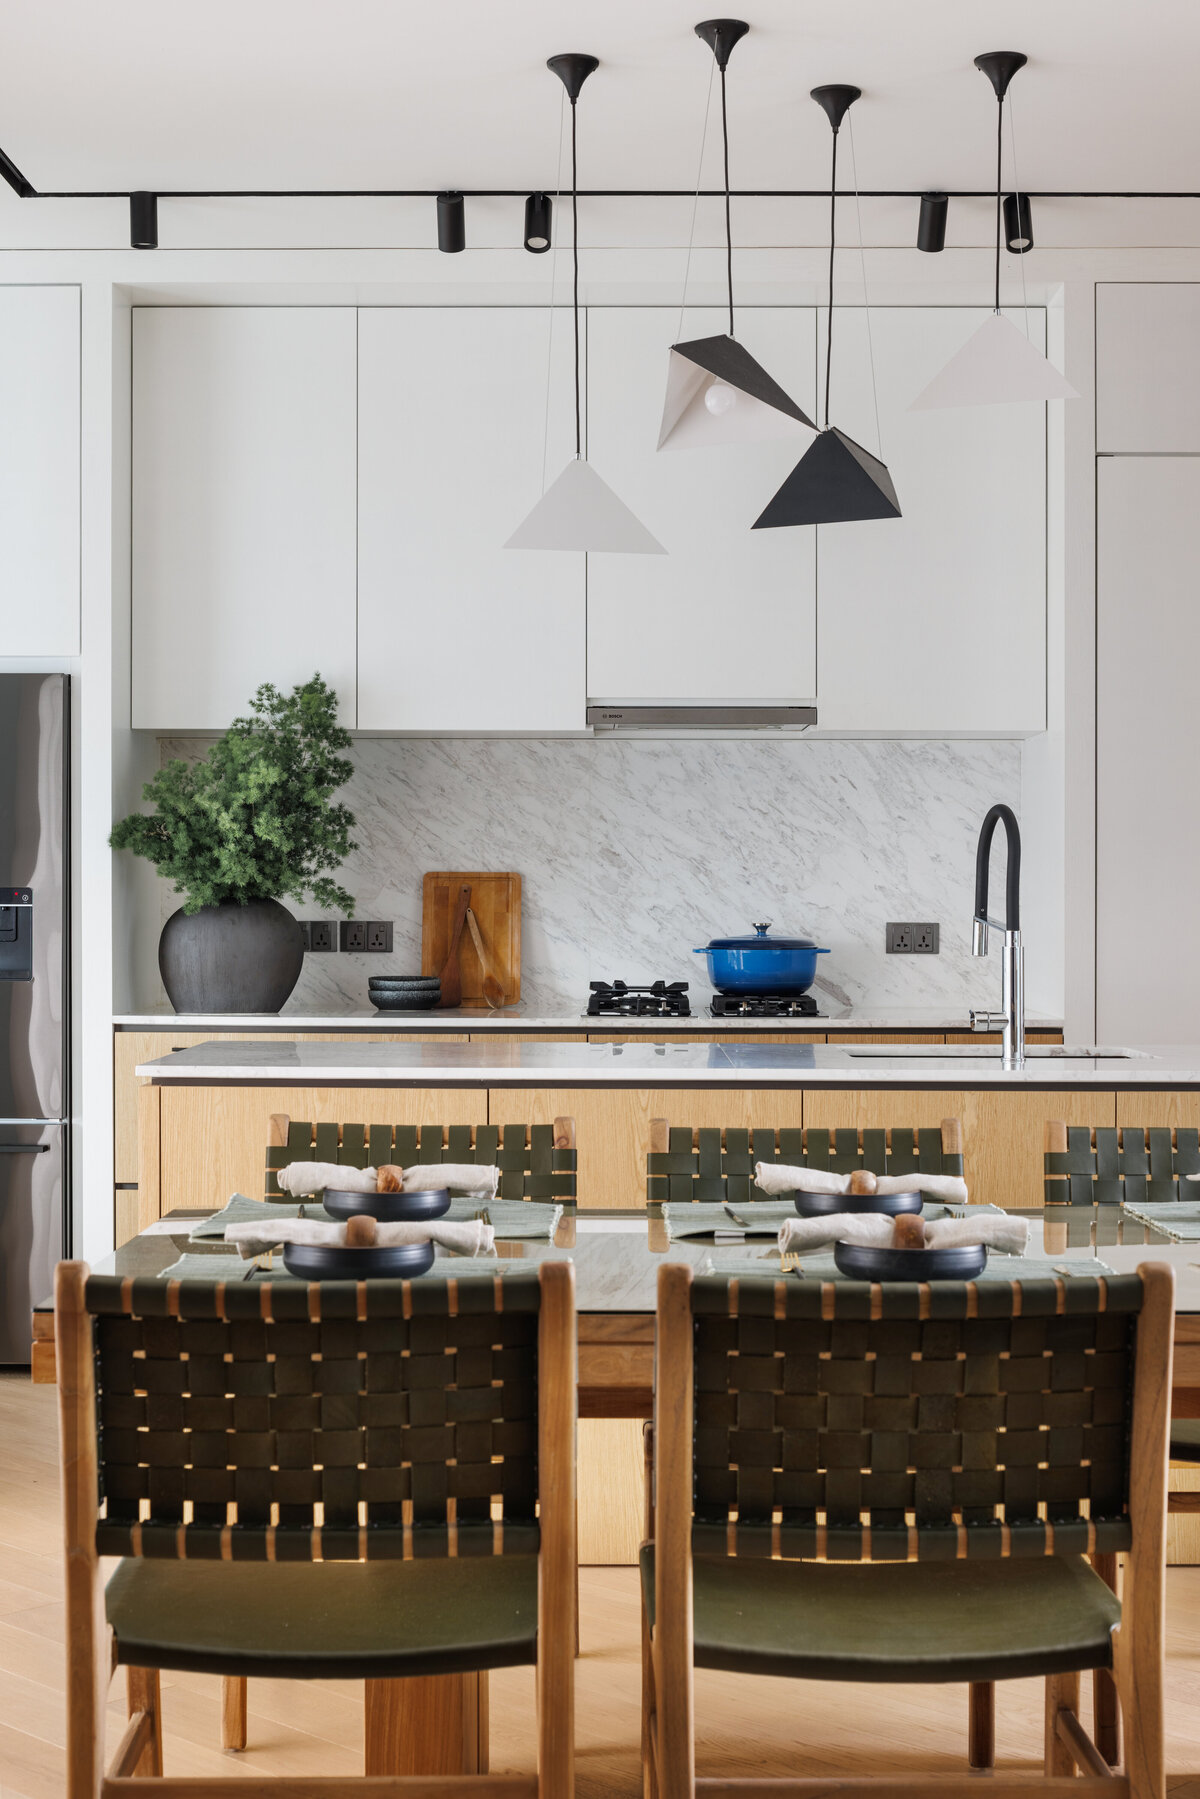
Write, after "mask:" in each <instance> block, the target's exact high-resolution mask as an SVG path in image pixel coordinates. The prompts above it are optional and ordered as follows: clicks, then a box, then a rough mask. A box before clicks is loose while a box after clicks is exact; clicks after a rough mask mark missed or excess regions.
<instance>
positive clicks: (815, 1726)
mask: <svg viewBox="0 0 1200 1799" xmlns="http://www.w3.org/2000/svg"><path fill="white" fill-rule="evenodd" d="M57 1488H58V1469H57V1444H56V1420H55V1394H54V1390H53V1388H48V1387H33V1386H31V1385H30V1384H29V1381H28V1379H27V1378H26V1377H23V1376H16V1375H0V1799H62V1791H63V1767H64V1758H63V1716H64V1708H63V1646H62V1644H63V1621H62V1606H61V1587H62V1583H61V1574H60V1551H59V1542H60V1530H59V1513H58V1491H57ZM581 1597H582V1655H581V1657H580V1660H579V1661H578V1663H577V1664H576V1667H577V1679H578V1686H577V1694H578V1792H579V1799H639V1796H640V1793H641V1784H640V1776H639V1772H638V1753H637V1736H638V1688H639V1678H640V1665H639V1650H638V1619H637V1592H636V1589H635V1584H634V1574H633V1570H632V1569H628V1568H610V1569H604V1568H591V1569H585V1570H584V1572H583V1577H582V1594H581ZM1167 1622H1168V1638H1167V1767H1168V1769H1169V1770H1170V1776H1171V1778H1170V1781H1169V1786H1170V1790H1171V1793H1172V1795H1173V1799H1200V1568H1176V1569H1172V1570H1171V1571H1170V1572H1169V1574H1168V1576H1167ZM696 1687H697V1692H696V1701H697V1703H696V1711H697V1717H698V1719H699V1721H700V1722H699V1730H700V1736H699V1741H698V1758H699V1765H700V1771H701V1772H702V1773H720V1772H724V1771H727V1770H732V1769H735V1768H741V1769H743V1770H747V1771H749V1768H750V1766H751V1765H752V1767H753V1771H754V1772H756V1773H759V1774H764V1775H772V1774H774V1775H780V1774H788V1773H795V1774H801V1773H807V1774H830V1773H833V1772H835V1771H837V1770H838V1769H839V1768H841V1769H846V1770H855V1771H858V1772H862V1773H874V1772H880V1773H883V1772H889V1771H901V1770H913V1769H918V1768H922V1767H927V1768H930V1769H939V1770H941V1771H944V1772H953V1771H954V1769H956V1768H963V1769H964V1770H965V1765H966V1764H965V1753H966V1694H965V1691H964V1690H963V1689H961V1688H957V1687H954V1688H949V1687H947V1688H940V1687H870V1688H866V1687H851V1686H845V1687H834V1686H826V1685H821V1684H817V1683H813V1682H791V1681H779V1680H754V1679H750V1678H747V1677H742V1676H726V1675H715V1674H700V1675H698V1676H697V1682H696ZM112 1692H113V1696H114V1700H115V1701H116V1703H114V1705H113V1707H112V1710H111V1713H110V1743H112V1742H115V1740H116V1736H115V1731H116V1728H117V1726H118V1723H119V1720H120V1719H121V1717H122V1705H121V1702H122V1701H123V1699H124V1691H123V1683H122V1677H121V1676H120V1675H118V1678H117V1680H116V1681H114V1683H113V1688H112ZM163 1695H164V1710H165V1718H166V1740H165V1760H166V1766H167V1771H168V1772H169V1773H172V1774H196V1775H200V1774H204V1775H211V1776H215V1777H219V1776H222V1775H229V1774H234V1773H237V1772H239V1771H246V1772H248V1771H251V1770H254V1771H257V1772H260V1773H265V1774H285V1773H288V1774H291V1773H313V1774H343V1773H355V1772H358V1771H359V1770H360V1769H361V1766H362V1763H361V1755H362V1703H361V1689H357V1688H355V1687H353V1686H351V1685H343V1684H340V1683H336V1682H331V1681H305V1682H299V1681H296V1682H285V1681H268V1680H262V1681H252V1682H251V1685H250V1748H249V1749H248V1750H247V1752H246V1754H245V1755H244V1756H225V1755H222V1754H221V1752H220V1750H219V1749H218V1748H217V1747H216V1745H217V1743H218V1741H219V1719H218V1683H217V1682H216V1681H215V1680H212V1679H206V1678H204V1677H201V1676H189V1675H184V1674H167V1675H164V1676H163ZM1041 1705H1042V1699H1041V1688H1040V1685H1039V1684H1037V1683H1035V1682H1031V1681H1011V1682H1008V1683H1007V1684H1006V1685H1004V1686H1002V1687H1001V1688H1000V1694H999V1706H998V1720H997V1742H998V1748H999V1756H1000V1760H1001V1762H1002V1763H1003V1764H1004V1765H1006V1766H1009V1767H1013V1768H1016V1767H1027V1768H1035V1767H1037V1766H1039V1765H1040V1760H1039V1757H1040V1743H1041V1732H1042V1719H1041ZM491 1711H492V1766H493V1768H495V1769H497V1770H500V1769H513V1770H528V1769H531V1768H532V1767H533V1675H532V1671H531V1670H525V1669H521V1670H518V1671H515V1672H508V1673H503V1674H494V1675H493V1676H492V1707H491ZM964 1784H965V1783H964Z"/></svg>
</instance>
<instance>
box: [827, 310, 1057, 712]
mask: <svg viewBox="0 0 1200 1799" xmlns="http://www.w3.org/2000/svg"><path fill="white" fill-rule="evenodd" d="M987 316H988V314H987V312H986V311H985V310H984V309H982V308H980V309H978V310H976V309H974V308H961V307H953V308H951V307H944V308H943V307H887V306H885V307H878V308H876V307H872V308H871V312H870V330H871V339H872V342H871V343H869V342H868V334H867V315H866V313H865V312H864V311H863V310H862V308H847V309H846V310H844V311H843V310H840V309H839V310H836V311H835V314H834V327H833V330H834V337H833V390H832V406H831V415H832V420H833V423H834V424H835V425H837V426H838V427H839V428H840V429H841V430H843V431H845V432H846V433H847V434H848V435H849V436H850V437H852V438H854V439H855V440H856V441H857V442H858V443H860V444H861V445H862V446H863V447H864V449H866V450H869V451H870V452H871V454H872V455H876V454H878V453H879V443H878V440H877V438H876V429H875V408H874V405H873V402H872V396H871V350H872V345H873V350H874V364H875V375H876V379H877V383H878V390H879V429H880V434H881V437H882V453H883V460H884V462H885V463H886V464H887V467H888V470H889V472H890V474H891V477H892V481H893V483H894V484H895V488H896V494H897V497H898V499H899V501H900V510H901V513H902V515H903V516H902V517H901V518H898V519H872V520H869V521H866V522H863V523H855V524H844V525H824V526H822V527H821V528H820V529H819V531H818V533H817V536H818V548H817V557H818V569H819V575H818V596H819V606H818V629H819V637H820V666H819V673H818V682H817V692H818V722H819V724H820V725H821V727H822V728H826V729H830V730H841V731H871V732H878V733H888V732H897V733H921V734H936V735H940V734H943V733H945V734H951V733H960V734H964V735H971V736H975V737H986V736H989V735H992V734H1000V735H1029V734H1032V733H1035V732H1038V731H1042V730H1044V729H1045V726H1046V415H1045V407H1044V406H1039V405H1030V404H1023V405H1013V406H963V407H954V408H947V409H946V410H944V411H936V412H909V411H908V410H907V407H908V405H909V403H910V401H912V400H913V399H914V398H915V396H916V395H917V394H919V393H920V392H921V390H922V389H923V388H924V387H925V386H926V384H927V383H928V382H929V381H930V380H931V379H932V377H933V376H934V375H935V374H936V373H937V372H938V370H939V369H940V368H942V367H943V366H944V364H945V363H946V362H948V361H949V359H950V357H951V356H952V355H953V354H954V353H955V351H956V350H958V349H959V348H960V346H961V345H962V344H964V343H965V342H966V340H967V339H968V337H970V335H971V333H972V332H973V331H975V330H976V328H977V327H978V326H979V325H980V324H981V323H982V322H983V320H984V319H985V318H987ZM1014 316H1015V318H1016V321H1017V323H1018V324H1020V323H1022V315H1021V314H1020V313H1017V314H1015V315H1014ZM827 317H828V314H827V312H826V311H825V310H822V311H821V312H820V314H819V315H818V342H819V343H820V344H821V345H823V343H824V338H823V335H822V334H823V332H824V329H825V322H826V319H827ZM1029 329H1030V332H1031V335H1032V336H1033V340H1034V342H1035V343H1036V344H1037V346H1038V348H1039V349H1041V348H1042V347H1043V345H1044V341H1045V314H1044V312H1042V311H1040V310H1031V311H1030V313H1029Z"/></svg>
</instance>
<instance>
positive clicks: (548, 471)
mask: <svg viewBox="0 0 1200 1799" xmlns="http://www.w3.org/2000/svg"><path fill="white" fill-rule="evenodd" d="M550 349H551V334H550V318H549V312H548V310H546V309H544V308H530V307H525V308H522V307H384V308H365V309H363V310H362V311H361V312H360V313H359V436H358V442H359V459H358V460H359V513H358V555H359V581H358V608H359V611H358V616H359V663H358V722H359V727H360V728H361V729H362V730H365V731H429V732H441V731H447V732H449V731H454V732H471V731H527V732H539V731H581V730H582V729H583V728H584V697H585V690H584V611H585V569H584V562H585V558H584V556H583V554H582V552H574V551H565V552H564V551H528V550H525V551H523V550H506V549H505V548H504V547H503V546H504V544H505V542H506V541H507V539H508V538H509V537H511V536H512V533H513V532H514V531H515V530H516V528H517V526H518V525H519V524H520V523H521V520H522V519H523V518H524V517H525V515H526V513H527V512H529V511H530V510H531V509H532V507H533V506H534V504H535V502H536V501H537V499H538V498H539V496H540V494H541V492H542V473H543V461H544V463H545V476H546V480H547V482H550V481H553V480H554V479H555V477H556V476H557V475H558V473H559V471H560V470H561V468H562V467H563V465H564V463H565V462H566V460H567V458H568V457H569V456H570V455H571V454H572V453H573V450H574V424H573V419H574V412H573V403H572V377H571V361H570V352H571V321H570V318H569V316H566V315H564V314H563V313H562V312H560V313H559V315H558V317H557V318H556V319H555V322H554V331H553V344H552V349H553V358H554V363H553V369H552V371H551V373H552V379H551V384H550V405H549V410H548V411H547V400H546V381H547V365H548V352H549V351H550ZM547 423H548V428H549V441H548V442H547V441H546V430H547ZM621 560H622V561H629V560H631V558H629V557H622V558H621Z"/></svg>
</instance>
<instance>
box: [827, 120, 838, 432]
mask: <svg viewBox="0 0 1200 1799" xmlns="http://www.w3.org/2000/svg"><path fill="white" fill-rule="evenodd" d="M837 140H838V128H837V126H836V125H835V126H834V128H833V162H832V166H831V168H830V172H829V319H828V324H827V329H826V334H825V429H826V431H828V429H829V372H830V370H831V369H832V367H833V252H834V246H835V244H836V241H837Z"/></svg>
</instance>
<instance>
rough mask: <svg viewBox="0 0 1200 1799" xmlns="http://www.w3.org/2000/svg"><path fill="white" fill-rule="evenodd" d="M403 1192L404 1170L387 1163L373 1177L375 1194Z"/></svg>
mask: <svg viewBox="0 0 1200 1799" xmlns="http://www.w3.org/2000/svg"><path fill="white" fill-rule="evenodd" d="M403 1190H404V1170H403V1168H397V1167H396V1166H395V1165H394V1164H393V1163H391V1162H387V1163H385V1164H384V1166H383V1167H382V1168H380V1169H379V1170H378V1172H377V1173H376V1176H375V1191H376V1193H401V1192H403Z"/></svg>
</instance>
